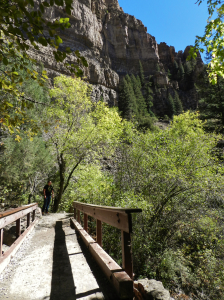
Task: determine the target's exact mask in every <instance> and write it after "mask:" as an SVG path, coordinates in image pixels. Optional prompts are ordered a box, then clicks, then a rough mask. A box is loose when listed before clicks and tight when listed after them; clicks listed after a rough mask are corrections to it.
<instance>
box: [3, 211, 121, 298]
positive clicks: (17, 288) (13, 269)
mask: <svg viewBox="0 0 224 300" xmlns="http://www.w3.org/2000/svg"><path fill="white" fill-rule="evenodd" d="M87 262H88V263H87ZM0 299H4V300H6V299H8V300H42V299H44V300H48V299H49V300H64V299H65V300H70V299H73V300H74V299H81V300H87V299H88V300H90V299H92V300H93V299H108V300H117V299H118V297H117V296H116V294H115V292H114V290H113V289H112V287H111V286H110V284H109V282H108V281H107V279H106V278H105V277H104V275H103V274H102V273H101V270H100V269H99V268H98V266H97V265H96V264H95V262H94V261H93V260H92V258H91V256H90V254H89V253H88V250H87V249H85V246H84V245H83V244H82V243H81V241H79V242H78V240H77V236H76V233H75V231H74V230H73V229H71V227H70V221H69V215H67V214H51V215H49V216H44V217H43V218H42V219H41V220H40V221H39V223H38V225H37V226H36V227H35V229H34V231H33V232H32V233H31V234H30V236H29V237H28V238H27V239H26V240H25V241H24V243H23V244H22V246H21V247H20V249H19V251H18V252H17V253H16V255H15V256H14V257H13V258H12V260H11V262H10V264H9V265H8V267H7V268H6V269H5V270H4V271H3V273H2V274H0Z"/></svg>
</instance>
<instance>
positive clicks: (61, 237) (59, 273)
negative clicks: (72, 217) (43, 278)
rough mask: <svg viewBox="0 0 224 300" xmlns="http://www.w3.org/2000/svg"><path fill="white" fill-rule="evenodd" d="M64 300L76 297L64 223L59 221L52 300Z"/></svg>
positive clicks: (54, 253) (57, 225)
mask: <svg viewBox="0 0 224 300" xmlns="http://www.w3.org/2000/svg"><path fill="white" fill-rule="evenodd" d="M63 299H66V300H74V299H76V295H75V283H74V280H73V275H72V269H71V265H70V261H69V255H68V251H67V247H66V241H65V233H64V230H63V228H62V221H57V222H56V226H55V240H54V252H53V269H52V281H51V295H50V300H63Z"/></svg>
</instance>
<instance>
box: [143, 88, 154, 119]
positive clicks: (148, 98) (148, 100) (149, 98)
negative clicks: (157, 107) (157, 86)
mask: <svg viewBox="0 0 224 300" xmlns="http://www.w3.org/2000/svg"><path fill="white" fill-rule="evenodd" d="M145 102H146V106H147V111H148V113H149V114H150V116H154V113H153V112H152V110H151V107H152V106H153V91H152V90H151V88H150V87H149V86H147V90H146V98H145Z"/></svg>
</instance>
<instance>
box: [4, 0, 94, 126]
mask: <svg viewBox="0 0 224 300" xmlns="http://www.w3.org/2000/svg"><path fill="white" fill-rule="evenodd" d="M52 6H63V7H64V10H65V12H66V13H67V14H70V13H71V8H72V1H70V0H60V1H59V0H51V1H50V2H49V1H45V2H40V1H36V2H34V1H33V0H15V1H11V0H2V1H1V2H0V74H1V76H0V94H1V98H2V99H3V100H2V103H1V104H2V107H3V108H4V109H3V110H4V111H5V113H2V111H1V112H0V113H1V114H0V124H3V126H4V127H5V128H7V127H8V130H9V131H12V130H13V128H15V127H16V126H20V125H21V122H20V118H18V119H17V118H15V117H12V115H11V111H12V110H13V111H14V113H15V114H19V115H22V117H24V118H26V117H27V116H28V114H27V113H26V109H29V108H30V103H29V101H30V102H32V100H30V99H29V98H28V97H27V95H26V94H24V93H23V92H21V88H20V86H21V85H22V84H23V81H24V80H26V79H27V78H24V76H21V73H23V74H27V77H28V78H31V79H32V80H34V81H36V82H38V84H39V85H40V86H43V85H44V82H45V81H46V79H48V77H47V74H46V71H44V70H43V71H42V72H41V73H40V72H39V71H38V70H37V68H36V67H34V65H36V64H37V62H36V61H35V60H33V59H31V57H30V56H29V54H28V53H29V51H30V50H31V49H33V48H34V49H36V50H38V49H39V46H40V45H41V46H49V47H51V49H52V51H53V55H54V58H55V60H56V61H57V62H61V63H63V64H64V66H65V67H66V68H67V69H68V70H69V71H70V72H71V73H74V74H75V75H76V76H81V75H82V70H81V69H80V68H79V64H82V65H84V66H88V65H87V61H86V60H85V58H84V57H82V56H81V55H80V53H79V51H78V50H77V51H75V52H74V54H75V55H76V57H77V65H74V64H67V63H64V61H65V59H66V56H67V54H69V53H71V51H70V49H69V48H67V53H65V52H62V51H60V50H59V46H60V44H62V42H63V41H62V39H61V38H60V36H59V35H58V32H59V31H60V30H65V29H67V28H69V27H70V23H69V18H60V19H54V20H50V19H48V18H47V17H46V12H48V11H49V9H52ZM17 103H18V104H19V107H18V106H17ZM24 107H26V109H24ZM28 121H29V122H30V121H31V120H28Z"/></svg>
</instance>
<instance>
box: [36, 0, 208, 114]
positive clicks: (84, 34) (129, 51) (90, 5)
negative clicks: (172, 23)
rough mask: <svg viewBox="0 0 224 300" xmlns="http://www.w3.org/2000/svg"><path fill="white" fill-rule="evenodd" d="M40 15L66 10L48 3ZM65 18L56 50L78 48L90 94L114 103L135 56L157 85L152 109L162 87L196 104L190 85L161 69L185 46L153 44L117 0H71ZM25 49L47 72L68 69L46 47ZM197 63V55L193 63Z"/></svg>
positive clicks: (135, 67)
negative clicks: (186, 88) (67, 25)
mask: <svg viewBox="0 0 224 300" xmlns="http://www.w3.org/2000/svg"><path fill="white" fill-rule="evenodd" d="M46 17H47V18H51V19H56V18H59V17H67V16H66V14H65V13H64V11H63V9H59V8H56V7H53V8H49V9H48V11H47V12H46ZM69 18H70V24H71V27H70V28H69V29H67V30H65V31H61V32H60V36H61V37H62V39H63V44H62V45H61V46H60V47H61V50H65V49H66V47H70V49H71V50H72V51H73V52H74V51H75V50H77V49H78V50H79V51H80V54H81V55H83V56H85V57H86V59H87V61H88V64H89V67H88V68H85V69H84V74H85V78H86V80H87V81H88V82H89V83H91V84H93V97H94V98H95V99H96V100H99V99H100V98H101V97H103V98H104V100H105V101H107V102H108V103H109V104H110V105H116V104H117V101H119V100H118V88H119V83H120V82H121V79H122V77H123V76H125V75H126V74H134V75H137V74H138V73H139V61H141V63H142V65H143V68H144V73H145V76H146V77H149V76H151V77H152V78H153V80H154V83H155V84H156V85H157V86H158V87H159V88H160V93H159V94H158V95H157V96H156V97H155V99H154V102H155V103H154V106H155V112H160V111H161V110H163V108H162V107H163V105H164V103H163V102H164V101H166V97H167V93H168V91H170V92H171V94H172V93H173V91H174V90H175V89H176V90H178V93H179V94H180V96H181V97H182V101H183V104H184V107H185V108H189V107H191V108H194V107H195V106H196V99H195V98H194V96H192V95H193V94H194V93H193V91H182V90H180V87H179V85H178V82H171V81H170V80H169V79H168V77H167V70H168V68H170V67H172V63H173V61H174V60H176V61H184V60H186V55H187V51H188V50H187V49H186V51H184V52H182V51H180V52H178V53H176V52H175V49H174V47H172V46H168V45H166V44H165V43H161V44H159V45H158V44H157V42H156V40H155V37H153V36H151V35H150V34H149V33H147V28H146V27H145V26H144V25H143V23H142V22H141V21H140V20H137V19H136V18H135V17H134V16H131V15H128V14H126V13H124V11H123V9H122V8H121V7H120V6H119V3H118V1H117V0H73V10H72V14H71V16H69ZM31 54H32V56H34V57H35V58H37V59H38V60H39V61H41V62H42V63H43V64H44V66H45V68H46V69H47V71H48V74H49V76H50V77H51V78H53V77H54V76H56V75H58V74H61V73H62V74H67V75H69V74H68V73H67V71H66V69H64V68H63V66H62V65H61V64H58V63H56V62H55V61H54V60H53V58H52V57H53V56H52V51H51V49H49V48H44V47H42V48H41V50H40V51H38V52H37V51H34V52H32V53H31ZM75 61H76V57H75V55H73V54H71V55H69V57H68V62H69V63H73V62H75ZM158 65H159V66H160V69H161V71H159V72H158V67H157V66H158ZM202 65H203V62H202V60H201V59H200V57H198V60H197V68H201V67H202ZM192 97H193V98H192ZM188 98H191V100H189V99H188ZM157 102H158V103H157Z"/></svg>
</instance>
